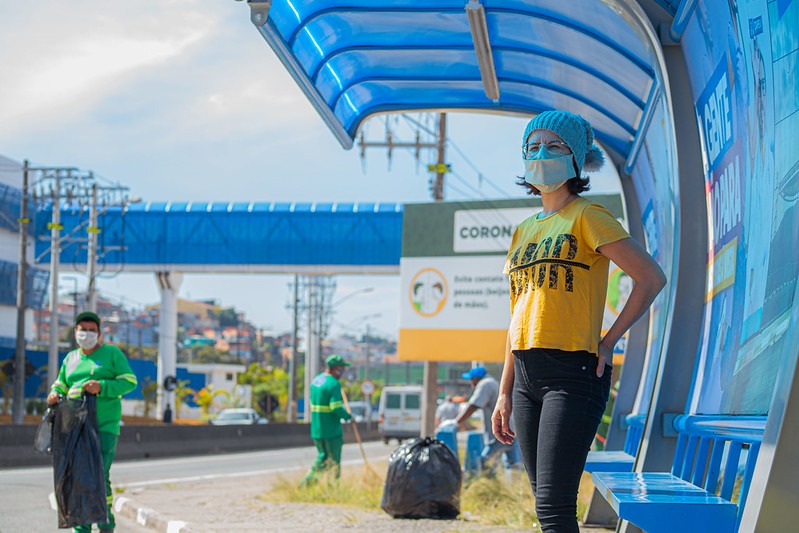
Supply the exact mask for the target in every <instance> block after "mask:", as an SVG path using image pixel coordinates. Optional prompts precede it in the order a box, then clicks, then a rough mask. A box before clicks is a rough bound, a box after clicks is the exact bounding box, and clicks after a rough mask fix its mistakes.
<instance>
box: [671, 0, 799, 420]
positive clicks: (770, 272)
mask: <svg viewBox="0 0 799 533" xmlns="http://www.w3.org/2000/svg"><path fill="white" fill-rule="evenodd" d="M731 10H732V11H731ZM683 42H684V44H685V45H686V46H685V48H684V49H685V50H691V53H690V54H686V56H685V59H686V62H687V63H688V71H689V76H690V78H691V85H692V89H693V91H694V94H695V95H696V96H695V110H696V119H697V124H698V125H699V130H700V137H701V140H702V150H703V159H704V167H705V168H704V172H705V176H704V179H705V190H706V195H707V205H708V236H709V239H708V240H709V247H710V249H709V250H708V264H707V268H708V285H707V290H706V294H705V301H706V304H705V319H704V323H703V338H702V344H701V346H700V349H699V362H698V367H697V372H696V376H695V380H694V381H695V388H694V391H693V394H692V398H691V405H690V409H691V411H693V412H699V413H708V414H711V413H713V414H714V413H723V414H764V413H766V412H767V411H768V406H769V404H770V402H771V392H772V389H773V385H774V382H775V379H776V373H777V371H778V368H779V362H780V359H781V357H782V354H783V351H784V350H788V351H790V350H794V351H795V350H796V349H797V347H795V346H793V347H789V346H785V345H784V340H785V335H784V334H785V331H786V328H787V324H788V317H789V315H790V309H791V306H792V305H794V302H793V294H794V289H795V287H796V279H797V275H799V251H798V250H799V249H797V247H796V246H795V245H794V244H793V243H794V241H795V240H796V236H797V234H799V232H798V231H797V230H799V213H797V210H796V209H797V206H796V203H797V199H798V198H799V145H797V143H796V138H797V135H799V113H797V111H799V96H798V95H797V88H796V87H797V86H796V74H795V73H796V72H797V70H796V68H797V59H796V57H797V56H799V53H797V52H799V3H797V2H768V3H767V2H762V1H751V0H745V1H738V2H735V3H730V2H726V1H721V0H707V1H703V2H699V3H698V4H697V7H696V11H695V14H694V17H693V18H692V20H691V22H690V23H689V25H688V28H687V30H686V33H685V35H684V37H683ZM703 51H704V53H702V52H703ZM791 73H792V74H791ZM791 79H792V81H790V80H791ZM789 243H790V244H789Z"/></svg>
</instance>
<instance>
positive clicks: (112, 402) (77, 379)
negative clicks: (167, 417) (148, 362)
mask: <svg viewBox="0 0 799 533" xmlns="http://www.w3.org/2000/svg"><path fill="white" fill-rule="evenodd" d="M93 379H94V380H97V381H99V382H100V393H99V394H98V395H97V426H98V429H99V430H100V431H105V432H108V433H113V434H114V435H119V421H120V419H121V418H122V400H120V398H121V397H122V395H124V394H127V393H129V392H130V391H132V390H133V389H135V388H136V384H137V380H136V375H135V374H134V373H133V371H132V370H131V369H130V364H129V363H128V359H127V358H126V357H125V354H123V353H122V350H120V349H119V348H117V347H116V346H113V345H111V344H104V345H102V346H100V347H99V348H97V350H95V351H94V352H92V353H91V354H89V355H86V354H84V353H83V350H81V349H80V348H78V349H77V350H72V351H71V352H69V353H68V354H67V356H66V357H65V358H64V362H63V363H62V365H61V370H60V371H59V372H58V379H56V380H55V383H53V385H52V386H51V387H50V390H51V391H56V392H58V393H59V394H62V395H65V396H67V397H68V398H80V395H81V393H82V392H83V384H84V383H86V382H87V381H90V380H93Z"/></svg>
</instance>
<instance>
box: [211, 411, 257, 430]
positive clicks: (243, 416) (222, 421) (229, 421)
mask: <svg viewBox="0 0 799 533" xmlns="http://www.w3.org/2000/svg"><path fill="white" fill-rule="evenodd" d="M267 422H269V421H268V420H267V419H266V418H263V417H262V416H261V415H259V414H258V413H257V412H256V411H255V409H247V408H235V409H222V410H221V411H219V414H218V415H216V418H212V419H211V420H210V423H211V425H213V426H236V425H246V426H252V425H255V424H266V423H267Z"/></svg>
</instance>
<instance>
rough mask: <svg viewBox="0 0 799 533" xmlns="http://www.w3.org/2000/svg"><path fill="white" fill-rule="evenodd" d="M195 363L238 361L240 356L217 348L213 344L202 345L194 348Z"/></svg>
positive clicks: (193, 359) (193, 360)
mask: <svg viewBox="0 0 799 533" xmlns="http://www.w3.org/2000/svg"><path fill="white" fill-rule="evenodd" d="M192 362H194V363H238V362H239V358H238V357H237V356H236V355H235V354H232V353H230V352H223V351H221V350H217V349H216V348H214V347H213V346H202V347H201V348H197V349H196V350H194V355H193V356H192Z"/></svg>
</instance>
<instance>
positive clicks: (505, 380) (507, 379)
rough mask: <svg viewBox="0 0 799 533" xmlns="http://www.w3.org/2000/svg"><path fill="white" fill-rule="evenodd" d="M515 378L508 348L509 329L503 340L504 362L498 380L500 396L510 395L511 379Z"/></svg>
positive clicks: (511, 389)
mask: <svg viewBox="0 0 799 533" xmlns="http://www.w3.org/2000/svg"><path fill="white" fill-rule="evenodd" d="M514 378H515V375H514V370H513V351H511V348H510V329H508V336H507V338H506V340H505V364H504V365H503V367H502V378H501V379H500V380H499V394H500V396H502V395H506V396H510V395H511V393H512V392H513V380H514Z"/></svg>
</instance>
